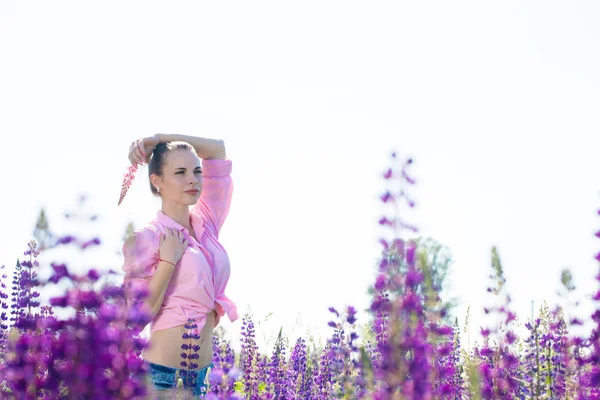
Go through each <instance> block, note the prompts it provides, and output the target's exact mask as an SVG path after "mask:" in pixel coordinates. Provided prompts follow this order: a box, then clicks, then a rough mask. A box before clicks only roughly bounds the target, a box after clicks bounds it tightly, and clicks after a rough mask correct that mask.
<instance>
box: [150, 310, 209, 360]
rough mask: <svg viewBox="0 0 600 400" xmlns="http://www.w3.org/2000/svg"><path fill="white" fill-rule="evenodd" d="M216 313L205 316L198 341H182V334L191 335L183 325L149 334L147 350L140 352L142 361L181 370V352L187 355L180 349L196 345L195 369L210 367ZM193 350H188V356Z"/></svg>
mask: <svg viewBox="0 0 600 400" xmlns="http://www.w3.org/2000/svg"><path fill="white" fill-rule="evenodd" d="M216 317H217V312H216V311H215V310H212V311H211V312H210V313H209V314H208V315H207V316H206V324H205V325H204V328H202V331H201V332H200V339H183V338H182V336H183V334H184V333H191V331H190V330H188V329H187V328H186V327H185V326H184V325H181V326H176V327H173V328H168V329H161V330H159V331H154V332H151V333H150V337H149V338H148V346H149V347H148V348H146V349H144V350H143V351H142V358H143V359H144V361H147V362H151V363H154V364H160V365H164V366H167V367H171V368H177V369H182V368H184V367H182V366H181V361H186V362H188V360H184V359H183V358H182V357H181V353H182V352H186V353H188V350H183V349H182V348H181V345H182V344H184V343H185V344H190V343H191V344H192V345H194V344H197V345H199V346H200V350H199V351H198V356H199V358H198V360H194V362H196V363H197V364H198V367H197V368H194V369H202V368H205V367H207V366H209V365H210V363H211V362H212V357H213V349H212V339H213V330H214V329H215V322H216ZM193 353H194V351H193V350H189V353H188V354H193Z"/></svg>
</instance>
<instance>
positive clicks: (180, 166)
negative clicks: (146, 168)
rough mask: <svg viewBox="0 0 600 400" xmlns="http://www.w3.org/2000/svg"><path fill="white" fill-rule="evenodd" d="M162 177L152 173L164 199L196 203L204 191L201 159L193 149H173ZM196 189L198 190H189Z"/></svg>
mask: <svg viewBox="0 0 600 400" xmlns="http://www.w3.org/2000/svg"><path fill="white" fill-rule="evenodd" d="M162 172H163V174H162V177H160V176H156V175H154V174H152V178H153V180H152V182H153V184H154V187H157V186H158V187H159V188H160V195H161V197H162V199H163V201H164V200H169V201H172V202H175V203H181V204H185V205H193V204H196V202H197V201H198V198H199V197H200V193H201V192H202V168H201V167H200V159H199V158H198V156H197V155H196V154H195V153H194V152H193V151H191V150H185V149H178V150H172V151H170V152H169V153H168V154H167V157H166V160H165V163H164V165H163V171H162ZM190 190H195V191H196V192H187V191H190Z"/></svg>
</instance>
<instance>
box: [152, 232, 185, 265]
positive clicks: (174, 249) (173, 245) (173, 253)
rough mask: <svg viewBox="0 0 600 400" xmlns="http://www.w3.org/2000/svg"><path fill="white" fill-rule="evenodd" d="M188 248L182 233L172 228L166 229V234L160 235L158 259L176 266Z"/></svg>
mask: <svg viewBox="0 0 600 400" xmlns="http://www.w3.org/2000/svg"><path fill="white" fill-rule="evenodd" d="M187 246H188V241H187V239H185V237H184V235H183V233H182V232H181V231H179V230H177V229H174V228H167V230H166V233H165V234H162V235H160V245H159V257H160V258H162V259H163V260H166V261H170V262H172V263H173V264H177V262H179V260H181V257H183V252H184V251H185V249H186V248H187Z"/></svg>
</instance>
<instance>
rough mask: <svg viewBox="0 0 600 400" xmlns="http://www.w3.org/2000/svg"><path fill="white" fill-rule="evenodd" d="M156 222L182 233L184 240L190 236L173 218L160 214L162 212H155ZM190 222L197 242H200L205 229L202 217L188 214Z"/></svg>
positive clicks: (191, 213)
mask: <svg viewBox="0 0 600 400" xmlns="http://www.w3.org/2000/svg"><path fill="white" fill-rule="evenodd" d="M156 220H157V221H158V222H160V223H161V224H162V225H163V226H164V227H166V228H173V229H177V230H179V231H181V232H183V233H184V234H185V237H186V238H187V237H188V236H189V235H190V233H189V231H188V230H187V228H185V227H184V226H182V225H181V224H180V223H179V222H177V221H175V220H174V219H173V218H171V217H169V216H168V215H167V214H165V213H164V212H162V210H158V211H157V213H156ZM190 221H191V224H192V228H193V229H194V233H195V234H196V237H197V238H198V240H200V238H201V237H202V234H203V233H204V229H205V228H204V219H203V218H202V216H200V215H198V214H196V213H193V212H190Z"/></svg>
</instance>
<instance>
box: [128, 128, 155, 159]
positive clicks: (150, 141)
mask: <svg viewBox="0 0 600 400" xmlns="http://www.w3.org/2000/svg"><path fill="white" fill-rule="evenodd" d="M159 142H160V141H159V140H158V136H156V135H153V136H148V137H145V138H141V139H138V140H135V141H133V142H131V146H129V161H131V164H133V165H136V164H145V163H147V162H148V160H149V158H150V154H151V153H152V149H154V147H156V145H157V144H158V143H159Z"/></svg>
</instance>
